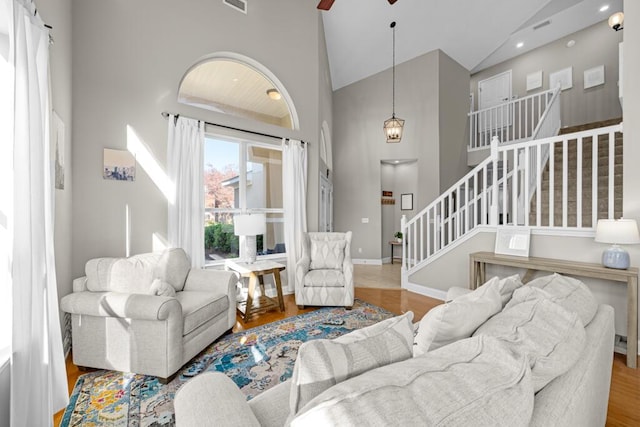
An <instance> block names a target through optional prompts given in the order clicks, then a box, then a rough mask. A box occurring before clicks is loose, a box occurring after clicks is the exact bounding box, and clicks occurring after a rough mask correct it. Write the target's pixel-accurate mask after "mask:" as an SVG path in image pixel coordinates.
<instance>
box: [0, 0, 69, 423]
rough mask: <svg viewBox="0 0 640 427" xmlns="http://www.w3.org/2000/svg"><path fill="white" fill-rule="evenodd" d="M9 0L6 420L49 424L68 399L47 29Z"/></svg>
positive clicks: (25, 6) (30, 9)
mask: <svg viewBox="0 0 640 427" xmlns="http://www.w3.org/2000/svg"><path fill="white" fill-rule="evenodd" d="M0 1H4V2H5V5H6V2H9V3H11V5H9V10H12V12H13V20H12V22H11V25H12V27H13V28H11V29H10V31H9V46H10V55H9V58H10V62H11V63H12V64H11V65H12V66H13V69H14V77H15V78H14V109H13V113H12V114H13V120H12V121H13V140H9V141H2V143H3V144H6V143H9V144H11V143H13V210H12V212H10V218H9V219H8V221H7V222H8V224H9V227H11V233H12V235H13V238H12V251H11V254H12V255H11V282H12V285H13V286H12V291H13V324H12V345H11V353H12V359H11V426H12V427H18V426H47V425H52V424H53V418H52V417H53V414H54V413H55V412H57V411H58V410H60V409H62V408H64V406H65V405H66V404H67V402H68V393H67V377H66V370H65V364H64V353H63V350H62V337H61V332H60V317H59V316H60V312H59V309H58V292H57V288H56V286H57V285H56V271H55V258H54V250H53V191H54V190H53V185H52V184H53V183H52V180H51V173H50V171H51V162H50V157H49V154H50V153H49V112H50V106H49V81H48V71H49V70H48V68H49V32H48V30H47V29H46V28H45V27H44V23H43V22H42V20H41V19H40V17H39V16H38V15H37V14H35V15H34V12H35V6H34V5H33V4H32V3H30V2H26V1H17V0H13V1H11V0H0Z"/></svg>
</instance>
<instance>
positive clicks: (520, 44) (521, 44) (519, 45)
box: [516, 42, 524, 49]
mask: <svg viewBox="0 0 640 427" xmlns="http://www.w3.org/2000/svg"><path fill="white" fill-rule="evenodd" d="M522 46H524V43H523V42H519V43H518V44H517V45H516V47H517V48H518V49H520V48H521V47H522Z"/></svg>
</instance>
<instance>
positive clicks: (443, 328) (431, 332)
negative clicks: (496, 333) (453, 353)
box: [413, 277, 502, 356]
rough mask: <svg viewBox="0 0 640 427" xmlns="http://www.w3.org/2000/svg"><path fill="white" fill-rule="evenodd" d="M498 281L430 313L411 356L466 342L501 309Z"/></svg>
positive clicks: (492, 280)
mask: <svg viewBox="0 0 640 427" xmlns="http://www.w3.org/2000/svg"><path fill="white" fill-rule="evenodd" d="M499 282H500V280H499V279H498V278H497V277H494V278H493V279H491V280H489V281H488V282H487V283H485V284H484V285H482V286H481V287H479V288H478V289H476V290H474V291H473V292H470V293H468V294H465V295H462V296H459V297H457V298H455V299H453V300H452V301H449V302H447V303H444V304H442V305H439V306H437V307H434V308H432V309H431V310H429V312H428V313H427V314H425V316H424V317H423V318H422V320H421V321H420V323H419V326H418V332H417V334H416V337H415V342H414V347H413V355H414V356H421V355H423V354H425V353H427V352H429V351H432V350H435V349H437V348H440V347H443V346H445V345H447V344H450V343H452V342H454V341H457V340H460V339H462V338H468V337H470V336H471V334H473V332H474V331H475V330H476V329H477V328H478V326H480V325H482V324H483V323H484V322H486V321H487V319H489V318H490V317H491V316H493V315H494V314H496V313H498V312H499V311H500V310H501V309H502V299H501V297H500V293H499V291H498V288H499Z"/></svg>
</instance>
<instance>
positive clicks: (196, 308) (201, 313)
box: [176, 291, 229, 336]
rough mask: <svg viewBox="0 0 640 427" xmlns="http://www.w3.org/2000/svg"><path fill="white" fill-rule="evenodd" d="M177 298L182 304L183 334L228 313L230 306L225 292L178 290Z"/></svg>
mask: <svg viewBox="0 0 640 427" xmlns="http://www.w3.org/2000/svg"><path fill="white" fill-rule="evenodd" d="M176 299H177V300H178V301H179V302H180V306H182V316H183V317H184V324H183V331H182V335H183V336H184V335H188V334H189V333H191V332H193V331H195V330H196V329H197V328H199V327H200V326H202V325H204V324H205V323H207V322H209V321H211V320H212V319H214V318H215V317H216V316H218V315H220V314H222V313H226V312H227V309H228V308H229V298H227V296H226V295H224V294H218V295H215V294H213V293H211V292H206V291H189V292H178V293H177V294H176Z"/></svg>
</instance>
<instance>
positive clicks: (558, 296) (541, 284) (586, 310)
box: [506, 274, 598, 326]
mask: <svg viewBox="0 0 640 427" xmlns="http://www.w3.org/2000/svg"><path fill="white" fill-rule="evenodd" d="M537 298H546V299H549V300H551V301H553V302H555V303H556V304H559V305H561V306H562V307H564V308H565V309H566V310H568V311H570V312H573V313H576V314H577V315H578V317H579V318H580V320H581V321H582V325H583V326H587V325H588V324H589V323H590V322H591V320H593V317H594V316H595V315H596V311H598V302H597V301H596V299H595V297H594V296H593V294H592V293H591V291H590V290H589V288H587V286H586V285H585V284H584V283H582V282H581V281H580V280H578V279H574V278H572V277H568V276H563V275H561V274H551V275H548V276H543V277H538V278H537V279H534V280H532V281H530V282H529V283H528V284H527V286H523V287H521V288H520V289H518V290H517V291H516V292H514V294H513V298H512V300H511V301H510V302H509V304H507V307H506V308H509V307H513V306H515V305H517V304H520V303H521V302H524V301H529V300H532V299H537Z"/></svg>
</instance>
